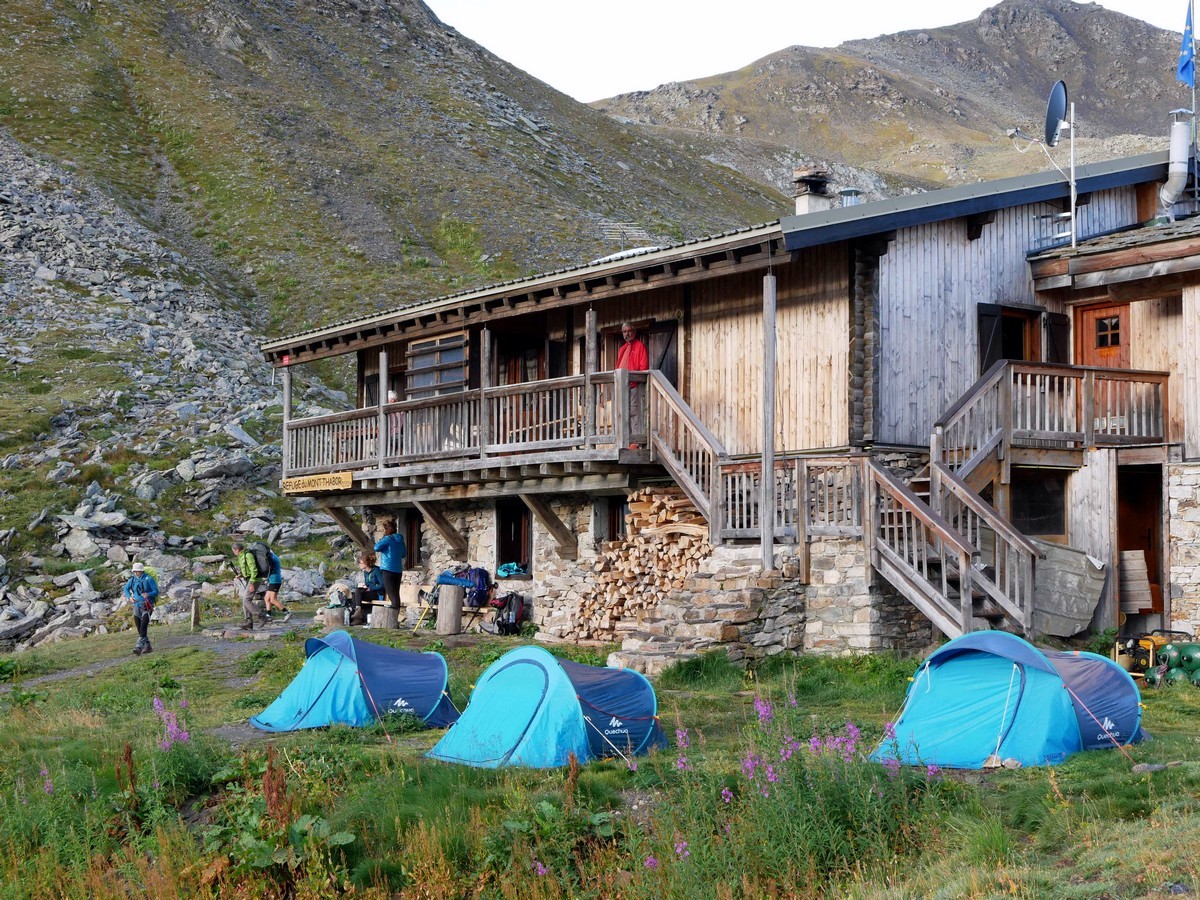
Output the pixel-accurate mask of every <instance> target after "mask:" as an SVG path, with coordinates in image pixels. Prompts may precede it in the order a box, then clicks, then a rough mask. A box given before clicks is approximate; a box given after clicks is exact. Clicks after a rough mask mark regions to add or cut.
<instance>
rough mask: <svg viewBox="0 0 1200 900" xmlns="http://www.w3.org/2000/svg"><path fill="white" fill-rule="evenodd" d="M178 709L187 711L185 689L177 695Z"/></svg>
mask: <svg viewBox="0 0 1200 900" xmlns="http://www.w3.org/2000/svg"><path fill="white" fill-rule="evenodd" d="M179 708H180V709H187V688H183V689H182V690H181V691H180V694H179Z"/></svg>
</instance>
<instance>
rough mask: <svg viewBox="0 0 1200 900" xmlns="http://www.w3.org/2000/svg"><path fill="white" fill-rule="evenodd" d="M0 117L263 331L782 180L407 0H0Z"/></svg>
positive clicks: (550, 259)
mask: <svg viewBox="0 0 1200 900" xmlns="http://www.w3.org/2000/svg"><path fill="white" fill-rule="evenodd" d="M0 33H3V34H4V36H5V37H4V41H5V49H4V53H3V54H0V125H6V126H8V127H9V128H10V129H11V130H12V132H13V134H14V135H15V136H16V137H17V139H18V140H19V141H21V142H22V143H23V144H25V145H26V146H30V147H33V148H36V149H39V150H40V151H42V152H45V153H48V154H50V155H52V156H53V157H55V158H57V159H58V160H60V161H70V162H71V164H72V165H73V167H74V168H75V169H77V170H78V171H80V172H83V173H86V174H88V175H89V176H91V177H93V178H94V179H95V180H96V181H97V182H98V183H100V184H102V185H104V186H105V189H106V191H108V192H109V193H110V194H111V195H112V196H114V197H117V198H118V199H119V200H120V202H121V203H122V204H124V205H125V206H126V207H127V208H129V209H130V210H132V211H133V212H135V213H136V214H137V215H138V216H139V217H140V218H141V219H142V220H143V221H145V222H147V223H149V224H151V225H152V226H153V227H154V228H155V230H157V231H159V232H161V233H163V234H165V235H169V236H170V238H171V239H172V240H173V241H174V242H175V243H176V244H177V245H178V246H180V247H182V248H184V249H186V250H187V251H188V252H189V255H191V256H192V257H193V258H195V259H199V260H207V259H208V258H210V257H211V258H212V259H213V260H214V261H216V262H220V263H223V264H224V265H225V266H226V267H227V268H228V270H229V271H231V272H232V273H234V274H235V275H236V277H237V278H238V279H239V280H240V282H241V283H242V285H243V286H244V288H245V289H246V290H248V291H254V292H257V294H258V296H260V297H261V298H263V300H264V301H266V304H267V306H268V307H269V309H270V312H271V315H270V316H268V317H267V327H268V329H269V331H270V333H272V334H280V333H291V332H294V331H297V330H299V329H300V328H302V327H306V326H309V325H312V324H320V323H323V322H327V321H330V320H331V319H332V318H336V317H338V316H341V315H349V314H361V313H362V312H364V311H366V310H369V309H372V308H383V307H394V306H397V305H401V304H402V303H404V302H407V301H410V300H417V299H426V298H428V297H430V296H437V295H440V294H443V293H450V292H453V291H455V290H458V289H462V288H466V287H470V286H473V285H475V284H478V283H481V282H490V281H498V280H503V279H505V278H509V277H513V276H515V275H523V274H529V273H531V272H539V271H545V270H549V269H552V268H556V267H558V266H560V265H564V264H569V263H578V262H582V261H586V260H587V259H591V258H594V257H597V256H601V255H603V254H607V253H611V252H613V251H614V250H620V249H624V247H625V246H627V245H623V244H622V243H621V242H620V241H619V240H614V239H611V238H607V237H605V236H604V231H603V229H602V227H601V226H602V224H603V223H605V222H607V221H621V222H634V223H637V224H638V225H640V226H642V227H643V228H644V229H645V231H646V232H647V234H648V238H647V240H648V241H649V242H666V241H672V240H679V239H683V238H688V237H697V236H702V235H706V234H711V233H714V232H718V231H722V230H724V229H726V228H729V227H734V226H742V225H746V224H752V223H757V222H763V221H769V220H771V219H773V218H776V217H777V216H779V215H780V214H781V213H786V212H787V211H788V206H789V202H788V200H787V198H786V197H784V196H782V195H780V194H778V193H777V192H775V191H774V190H773V189H770V188H768V187H765V186H763V185H762V184H761V183H757V182H754V181H751V180H750V179H748V178H746V177H744V176H742V175H740V174H738V173H737V172H735V171H734V170H732V169H731V168H729V167H727V166H725V165H720V164H716V163H713V162H709V161H706V160H705V159H703V158H701V157H698V156H695V155H693V154H692V153H691V151H690V150H689V149H688V148H687V147H685V146H683V145H681V144H679V143H678V142H676V141H675V140H673V139H671V138H670V137H669V136H660V135H653V134H647V133H645V132H644V131H643V130H642V129H637V128H630V127H627V126H624V125H621V124H619V123H617V122H615V121H613V120H612V119H611V118H609V117H607V116H604V115H602V114H600V113H598V112H596V111H594V110H592V109H591V108H589V107H587V106H586V105H584V104H580V103H577V102H576V101H574V100H572V99H571V98H569V97H566V96H565V95H563V94H561V93H558V92H557V91H555V90H553V89H551V88H550V87H548V86H547V85H545V84H543V83H541V82H539V81H537V80H536V79H533V78H531V77H530V76H528V75H527V74H526V73H524V72H522V71H520V70H519V69H516V68H514V67H513V66H511V65H509V64H507V63H505V62H504V61H503V60H500V59H498V58H497V57H495V56H493V55H492V54H490V53H489V52H488V51H487V50H485V49H484V48H482V47H480V46H478V45H477V44H474V43H473V42H471V41H469V40H467V39H466V38H464V37H462V36H461V35H459V34H458V33H457V32H456V31H454V30H453V29H451V28H448V27H447V26H445V25H443V24H442V23H441V22H440V21H439V20H438V19H437V18H436V17H435V16H434V15H433V13H432V12H430V10H429V9H428V8H427V7H426V6H425V5H424V4H423V3H421V2H419V0H260V2H255V3H245V2H241V0H207V2H204V3H188V2H182V0H168V2H161V0H106V2H103V3H101V2H96V0H6V2H5V3H3V4H0Z"/></svg>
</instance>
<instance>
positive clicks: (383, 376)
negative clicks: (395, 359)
mask: <svg viewBox="0 0 1200 900" xmlns="http://www.w3.org/2000/svg"><path fill="white" fill-rule="evenodd" d="M387 392H388V352H387V348H386V347H380V348H379V447H378V450H377V451H376V453H377V456H376V459H375V462H376V463H378V465H379V468H381V469H382V468H384V459H386V458H387V448H388V443H389V441H388V439H389V438H390V437H391V435H389V434H388V427H387V426H388V422H387V413H386V412H384V407H386V406H387V396H388V395H387Z"/></svg>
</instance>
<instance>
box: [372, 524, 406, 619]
mask: <svg viewBox="0 0 1200 900" xmlns="http://www.w3.org/2000/svg"><path fill="white" fill-rule="evenodd" d="M375 552H376V553H378V554H379V571H380V574H381V575H382V576H383V590H384V593H386V594H387V598H388V603H390V604H391V607H392V609H399V608H400V576H401V575H403V574H404V560H405V559H407V558H408V547H407V546H405V543H404V538H403V537H401V536H400V535H398V534H396V520H395V519H384V521H383V537H381V538H380V539H379V540H378V541H376V542H375Z"/></svg>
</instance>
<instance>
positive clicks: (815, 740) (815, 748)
mask: <svg viewBox="0 0 1200 900" xmlns="http://www.w3.org/2000/svg"><path fill="white" fill-rule="evenodd" d="M824 748H825V742H824V741H822V740H821V738H820V736H819V735H816V734H814V735H813V736H812V737H810V738H809V739H808V749H809V751H810V752H812V753H820V752H821V751H822V750H823V749H824Z"/></svg>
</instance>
